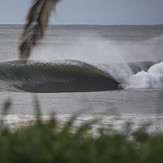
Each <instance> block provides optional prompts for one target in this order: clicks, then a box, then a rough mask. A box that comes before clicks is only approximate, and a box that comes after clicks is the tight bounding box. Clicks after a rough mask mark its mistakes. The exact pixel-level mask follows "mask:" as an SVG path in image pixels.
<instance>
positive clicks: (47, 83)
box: [0, 61, 119, 93]
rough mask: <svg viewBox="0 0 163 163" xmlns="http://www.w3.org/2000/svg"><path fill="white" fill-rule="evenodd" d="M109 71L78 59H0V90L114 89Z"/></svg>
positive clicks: (70, 90) (113, 82) (58, 90)
mask: <svg viewBox="0 0 163 163" xmlns="http://www.w3.org/2000/svg"><path fill="white" fill-rule="evenodd" d="M118 86H119V82H117V81H116V80H115V79H113V77H112V76H111V75H109V74H108V73H104V72H103V71H101V70H100V69H98V68H97V67H95V66H92V65H90V64H87V63H84V62H80V61H56V62H50V63H46V62H37V61H29V62H28V63H27V64H22V63H20V62H19V61H9V62H2V63H0V90H1V91H4V90H7V91H27V92H43V93H44V92H89V91H104V90H116V89H118Z"/></svg>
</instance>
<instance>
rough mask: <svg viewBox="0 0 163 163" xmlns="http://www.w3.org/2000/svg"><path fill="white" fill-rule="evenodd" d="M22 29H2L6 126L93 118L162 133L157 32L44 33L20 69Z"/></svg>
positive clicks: (162, 62) (162, 44)
mask: <svg viewBox="0 0 163 163" xmlns="http://www.w3.org/2000/svg"><path fill="white" fill-rule="evenodd" d="M22 30H23V27H22V26H16V25H3V26H2V25H1V26H0V60H1V62H0V104H1V105H0V106H1V108H0V109H1V112H2V106H3V103H4V101H5V100H6V99H8V98H10V99H11V100H12V107H11V109H10V110H9V111H8V113H7V116H6V117H7V118H6V122H7V123H9V124H13V123H22V121H28V120H31V119H32V118H33V115H34V114H35V113H34V112H35V111H34V109H33V108H34V102H33V101H34V100H33V99H34V97H35V95H37V97H38V99H39V101H40V105H41V108H42V109H41V112H42V114H43V115H44V116H48V115H50V114H51V113H56V114H57V116H58V117H59V120H60V121H64V120H65V119H67V118H68V117H70V116H71V115H78V116H77V120H78V121H87V120H89V119H91V118H99V119H101V121H100V122H99V123H100V124H102V125H108V124H110V123H114V124H115V125H116V126H121V125H122V124H123V123H125V122H127V121H130V122H133V123H135V124H136V125H140V124H142V123H144V122H152V126H153V128H157V129H161V130H162V125H163V26H161V25H160V26H80V25H69V26H50V27H48V29H47V31H46V35H45V37H44V39H43V40H41V41H40V43H39V44H38V46H37V47H35V48H34V49H33V52H32V55H31V57H30V58H29V61H28V62H27V64H26V65H24V64H21V63H20V62H19V61H18V55H19V52H18V46H19V44H20V41H21V39H20V38H21V33H22Z"/></svg>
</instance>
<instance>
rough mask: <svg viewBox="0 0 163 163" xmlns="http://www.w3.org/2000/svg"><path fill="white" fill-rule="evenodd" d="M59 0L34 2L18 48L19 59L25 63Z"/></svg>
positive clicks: (36, 0)
mask: <svg viewBox="0 0 163 163" xmlns="http://www.w3.org/2000/svg"><path fill="white" fill-rule="evenodd" d="M59 1H60V0H34V2H33V5H32V7H31V9H30V10H29V13H28V16H27V23H26V25H25V27H24V31H23V34H22V42H21V44H20V47H19V52H20V55H19V59H20V60H23V61H24V62H26V61H27V59H28V57H29V56H30V54H31V50H32V48H33V47H34V46H35V45H36V43H37V41H38V40H39V39H41V38H42V37H43V35H44V32H45V28H46V25H47V23H48V19H49V17H50V14H51V11H52V9H53V7H54V8H55V6H56V4H57V3H58V2H59Z"/></svg>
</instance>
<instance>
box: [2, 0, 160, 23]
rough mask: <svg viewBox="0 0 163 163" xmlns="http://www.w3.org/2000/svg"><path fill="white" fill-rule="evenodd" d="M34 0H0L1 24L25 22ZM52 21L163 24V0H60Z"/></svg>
mask: <svg viewBox="0 0 163 163" xmlns="http://www.w3.org/2000/svg"><path fill="white" fill-rule="evenodd" d="M32 1H33V0H0V24H24V23H25V18H26V14H27V11H28V9H29V8H30V5H31V2H32ZM50 23H51V24H97V25H119V24H131V25H132V24H163V0H62V1H61V2H60V3H59V4H58V5H57V8H56V13H55V14H54V13H53V14H52V17H51V18H50Z"/></svg>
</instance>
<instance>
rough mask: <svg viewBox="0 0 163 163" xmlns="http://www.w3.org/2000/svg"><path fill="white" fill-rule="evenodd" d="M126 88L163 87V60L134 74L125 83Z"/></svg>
mask: <svg viewBox="0 0 163 163" xmlns="http://www.w3.org/2000/svg"><path fill="white" fill-rule="evenodd" d="M123 87H124V88H125V89H163V62H161V63H157V64H155V65H153V66H151V67H150V68H149V70H148V71H147V72H145V71H141V72H138V73H137V74H135V75H132V76H131V77H130V78H129V80H128V82H127V83H125V84H124V85H123Z"/></svg>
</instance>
